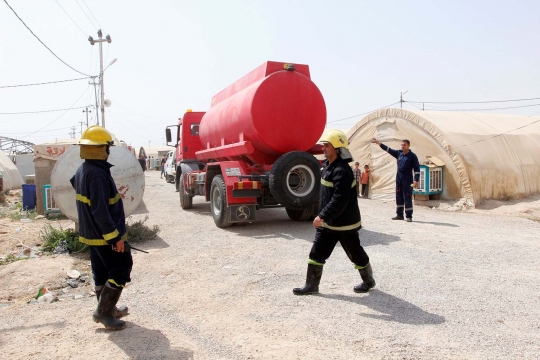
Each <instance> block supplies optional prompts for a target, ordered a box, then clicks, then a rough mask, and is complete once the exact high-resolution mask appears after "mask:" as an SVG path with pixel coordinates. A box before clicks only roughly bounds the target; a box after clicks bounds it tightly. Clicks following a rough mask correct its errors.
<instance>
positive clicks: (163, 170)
mask: <svg viewBox="0 0 540 360" xmlns="http://www.w3.org/2000/svg"><path fill="white" fill-rule="evenodd" d="M166 162H167V156H165V155H163V159H161V179H163V175H164V174H165V163H166Z"/></svg>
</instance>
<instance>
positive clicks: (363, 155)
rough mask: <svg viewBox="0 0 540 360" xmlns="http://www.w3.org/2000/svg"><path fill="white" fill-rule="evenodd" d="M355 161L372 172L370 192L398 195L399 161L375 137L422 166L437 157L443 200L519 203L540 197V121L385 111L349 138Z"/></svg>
mask: <svg viewBox="0 0 540 360" xmlns="http://www.w3.org/2000/svg"><path fill="white" fill-rule="evenodd" d="M347 136H348V138H349V142H350V143H351V152H352V154H353V157H354V159H355V161H358V162H360V166H361V167H363V166H364V165H366V164H369V165H370V168H372V174H371V178H372V182H371V186H370V188H371V193H372V194H373V197H375V198H383V197H386V198H390V197H393V196H394V193H395V182H394V179H395V174H396V161H395V159H394V158H393V157H391V156H390V155H389V154H388V153H386V152H385V151H383V150H382V149H381V148H380V147H378V146H376V145H374V144H371V139H372V138H377V139H379V141H381V142H383V143H385V144H386V145H388V146H390V147H392V148H394V149H399V146H400V143H401V140H402V139H408V140H410V141H411V150H412V151H413V152H414V153H416V155H418V159H419V160H420V162H423V161H425V160H426V156H435V157H437V158H439V159H441V160H443V162H444V163H445V167H444V170H443V176H444V189H443V198H446V199H459V198H465V199H466V200H468V201H469V202H470V203H472V204H473V205H474V204H475V203H478V202H479V201H481V200H483V199H507V198H520V197H524V196H528V195H531V194H537V193H540V155H539V150H540V117H539V116H535V117H527V116H519V115H493V114H481V113H468V112H444V111H410V110H403V109H382V110H378V111H375V112H373V113H371V114H369V115H367V116H366V117H364V118H363V119H362V120H360V121H359V122H358V123H357V124H356V125H355V126H354V127H353V128H352V129H350V130H349V132H348V134H347Z"/></svg>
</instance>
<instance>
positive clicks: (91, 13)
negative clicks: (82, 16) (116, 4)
mask: <svg viewBox="0 0 540 360" xmlns="http://www.w3.org/2000/svg"><path fill="white" fill-rule="evenodd" d="M82 2H83V4H84V6H86V8H87V9H88V11H90V15H92V17H93V18H94V20H96V22H97V24H98V25H99V27H100V28H101V29H103V26H101V24H100V23H99V21H98V20H97V19H96V17H95V16H94V13H93V12H92V10H90V8H89V7H88V5H86V1H84V0H82Z"/></svg>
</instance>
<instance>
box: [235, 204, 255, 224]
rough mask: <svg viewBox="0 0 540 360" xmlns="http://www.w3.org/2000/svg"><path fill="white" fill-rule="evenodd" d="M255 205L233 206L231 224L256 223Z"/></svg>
mask: <svg viewBox="0 0 540 360" xmlns="http://www.w3.org/2000/svg"><path fill="white" fill-rule="evenodd" d="M255 211H256V209H255V205H231V206H230V212H229V216H230V222H231V223H235V222H245V221H255Z"/></svg>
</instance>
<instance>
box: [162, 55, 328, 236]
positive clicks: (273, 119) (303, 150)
mask: <svg viewBox="0 0 540 360" xmlns="http://www.w3.org/2000/svg"><path fill="white" fill-rule="evenodd" d="M325 124H326V105H325V103H324V99H323V96H322V94H321V92H320V91H319V89H318V88H317V86H316V85H315V84H314V83H313V82H312V81H311V77H310V73H309V67H308V65H301V64H291V63H282V62H272V61H268V62H266V63H264V64H262V65H261V66H259V67H258V68H256V69H255V70H253V71H251V72H250V73H248V74H247V75H245V76H244V77H242V78H241V79H239V80H237V81H236V82H235V83H233V84H232V85H230V86H228V87H227V88H225V89H224V90H222V91H221V92H219V93H218V94H217V95H215V96H214V97H213V98H212V103H211V106H210V109H209V110H208V111H207V112H206V113H205V112H193V111H191V110H187V112H186V113H185V114H184V116H183V117H182V118H181V119H179V121H178V124H177V125H172V126H168V127H167V129H166V137H167V144H168V145H171V146H175V147H176V166H177V167H176V187H177V190H178V191H179V193H180V205H181V207H182V209H190V208H191V207H192V200H193V197H194V196H197V195H201V196H204V197H205V198H206V201H209V202H210V208H211V213H212V216H213V218H214V222H215V223H216V225H217V226H218V227H220V228H224V227H228V226H230V225H232V224H233V223H237V222H251V221H254V220H255V212H256V210H258V209H262V208H271V207H279V206H281V207H285V209H286V212H287V214H288V216H289V218H290V219H292V220H296V221H303V220H309V219H310V218H312V216H314V215H316V213H317V212H318V199H319V183H320V168H321V165H320V162H319V161H318V160H317V159H316V158H315V157H314V156H313V155H314V154H320V153H321V146H320V145H317V141H318V140H319V138H320V136H321V135H322V132H323V131H324V127H325ZM171 130H173V131H171ZM174 130H175V131H176V139H175V140H174V142H173V139H172V134H173V133H174Z"/></svg>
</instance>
